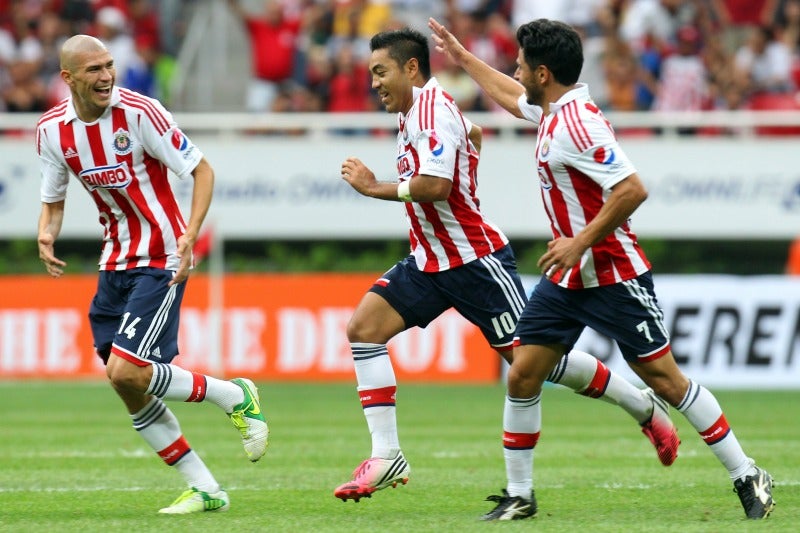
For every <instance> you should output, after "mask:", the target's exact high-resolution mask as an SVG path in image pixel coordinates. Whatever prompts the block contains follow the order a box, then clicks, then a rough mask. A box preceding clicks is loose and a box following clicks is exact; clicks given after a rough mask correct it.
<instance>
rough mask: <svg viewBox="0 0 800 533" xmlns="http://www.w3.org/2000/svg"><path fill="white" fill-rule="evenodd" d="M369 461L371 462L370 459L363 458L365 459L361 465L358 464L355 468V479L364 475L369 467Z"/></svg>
mask: <svg viewBox="0 0 800 533" xmlns="http://www.w3.org/2000/svg"><path fill="white" fill-rule="evenodd" d="M369 462H370V459H365V460H363V461H362V462H361V464H360V465H358V466H357V467H356V469H355V470H353V481H355V480H357V479H358V478H359V477H361V476H362V475H364V473H365V472H366V471H367V469H368V468H367V467H368V465H369Z"/></svg>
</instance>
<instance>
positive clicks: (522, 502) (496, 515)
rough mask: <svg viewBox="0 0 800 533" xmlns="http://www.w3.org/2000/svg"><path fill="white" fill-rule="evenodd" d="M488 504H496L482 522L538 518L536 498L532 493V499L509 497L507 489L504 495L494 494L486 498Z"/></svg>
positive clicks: (482, 518) (483, 517) (504, 490)
mask: <svg viewBox="0 0 800 533" xmlns="http://www.w3.org/2000/svg"><path fill="white" fill-rule="evenodd" d="M486 501H487V502H495V503H497V505H496V506H495V508H494V509H492V510H491V511H489V512H488V513H486V514H485V515H483V516H482V517H481V520H522V519H523V518H531V517H534V516H536V496H534V494H533V491H531V498H530V499H529V500H526V499H525V498H523V497H522V496H513V497H512V496H509V495H508V492H507V491H506V489H503V494H502V495H497V494H493V495H492V496H489V497H488V498H486Z"/></svg>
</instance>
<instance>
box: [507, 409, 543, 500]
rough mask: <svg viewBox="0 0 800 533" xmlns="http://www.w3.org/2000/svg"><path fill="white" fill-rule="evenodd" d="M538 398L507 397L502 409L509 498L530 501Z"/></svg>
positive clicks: (538, 426) (539, 422)
mask: <svg viewBox="0 0 800 533" xmlns="http://www.w3.org/2000/svg"><path fill="white" fill-rule="evenodd" d="M540 399H541V395H538V394H537V395H536V396H534V397H533V398H524V399H522V398H511V397H510V396H506V399H505V404H504V406H503V457H504V459H505V464H506V478H507V480H508V482H507V485H506V490H507V491H508V494H509V496H512V497H513V496H521V497H523V498H525V499H528V498H530V497H531V490H532V489H533V449H534V447H536V442H537V441H538V440H539V433H540V431H541V428H542V409H541V403H540Z"/></svg>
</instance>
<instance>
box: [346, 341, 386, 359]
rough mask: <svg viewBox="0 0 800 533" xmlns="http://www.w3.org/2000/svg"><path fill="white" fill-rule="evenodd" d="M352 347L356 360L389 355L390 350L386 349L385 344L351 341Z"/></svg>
mask: <svg viewBox="0 0 800 533" xmlns="http://www.w3.org/2000/svg"><path fill="white" fill-rule="evenodd" d="M350 349H351V351H352V352H353V359H354V360H356V361H366V360H368V359H373V358H375V357H381V356H384V355H386V356H388V355H389V352H388V351H387V350H386V345H385V344H371V343H367V342H353V343H350Z"/></svg>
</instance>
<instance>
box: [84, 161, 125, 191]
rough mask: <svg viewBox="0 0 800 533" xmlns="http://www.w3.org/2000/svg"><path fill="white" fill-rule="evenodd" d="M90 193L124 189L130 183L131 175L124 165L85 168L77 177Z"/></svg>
mask: <svg viewBox="0 0 800 533" xmlns="http://www.w3.org/2000/svg"><path fill="white" fill-rule="evenodd" d="M78 177H80V179H81V180H83V182H84V183H85V184H86V186H87V187H88V188H89V190H90V191H93V190H95V189H97V188H101V189H124V188H125V187H127V186H128V185H130V183H131V175H130V174H129V173H128V167H127V166H125V164H124V163H118V164H116V165H108V166H104V167H95V168H87V169H86V170H82V171H81V173H80V174H79V175H78Z"/></svg>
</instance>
